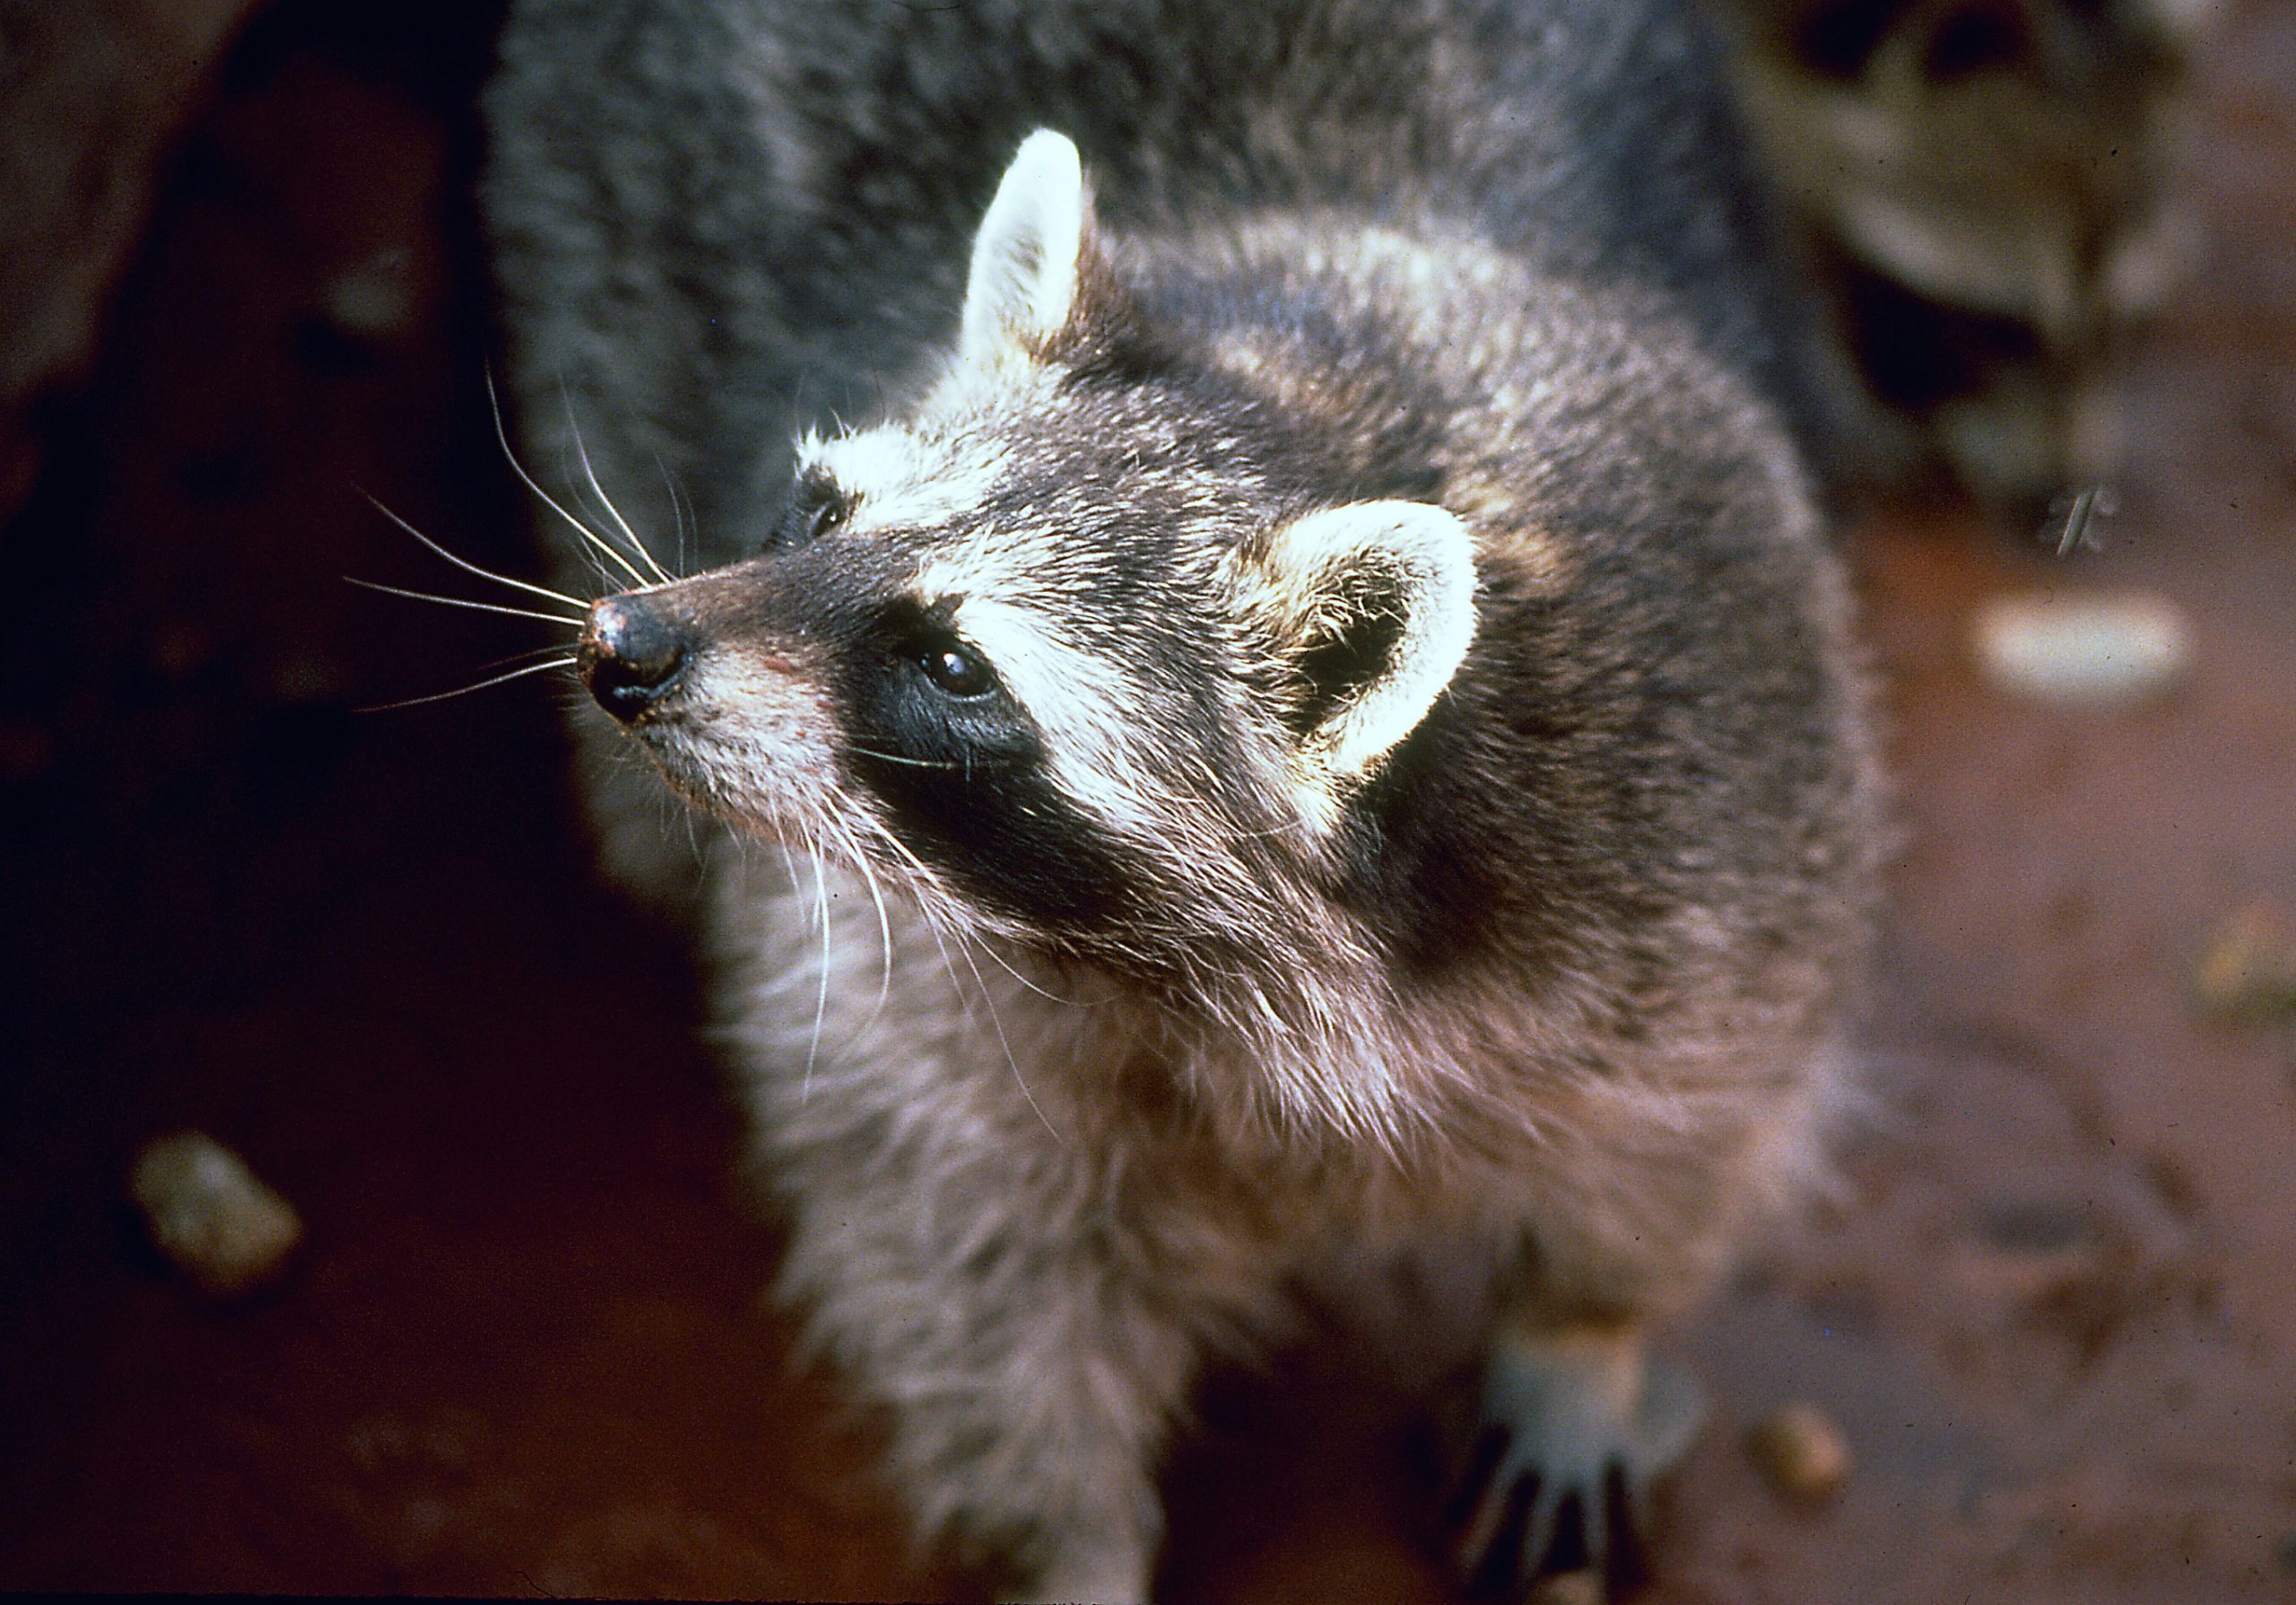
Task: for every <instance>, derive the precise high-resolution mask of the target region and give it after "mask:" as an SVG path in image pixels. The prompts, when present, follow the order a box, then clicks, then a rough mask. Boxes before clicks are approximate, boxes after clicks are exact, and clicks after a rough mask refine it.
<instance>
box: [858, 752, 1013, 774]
mask: <svg viewBox="0 0 2296 1605" xmlns="http://www.w3.org/2000/svg"><path fill="white" fill-rule="evenodd" d="M849 750H851V751H853V752H855V753H858V754H859V755H861V756H863V757H865V758H878V759H882V760H883V762H885V763H906V764H907V765H909V768H911V769H961V770H963V771H964V772H966V773H968V774H970V773H971V772H973V770H975V769H976V768H978V769H992V768H1002V767H1005V765H1003V764H1001V763H986V762H983V763H971V762H967V763H952V762H949V761H947V760H944V759H937V758H905V757H903V756H901V755H900V754H899V753H887V752H880V751H878V750H877V749H876V748H875V747H871V746H856V747H852V748H850V749H849Z"/></svg>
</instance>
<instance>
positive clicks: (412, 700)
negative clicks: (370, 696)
mask: <svg viewBox="0 0 2296 1605" xmlns="http://www.w3.org/2000/svg"><path fill="white" fill-rule="evenodd" d="M572 667H574V659H571V658H553V659H551V660H550V661H549V662H547V663H530V664H528V665H526V667H524V668H514V669H512V670H511V671H510V672H509V674H507V675H497V676H494V677H493V678H492V679H491V680H481V681H480V682H479V683H478V684H477V685H464V686H460V687H457V689H455V690H453V691H437V692H433V693H431V694H430V695H429V696H411V697H407V698H405V699H404V700H403V701H401V702H378V703H376V704H375V705H374V706H373V707H371V708H361V709H360V710H359V711H360V712H361V713H388V712H389V711H391V710H392V709H394V708H413V707H419V706H420V705H421V704H422V703H424V702H445V701H446V700H447V699H448V697H456V696H468V695H469V694H470V693H472V692H474V691H484V690H485V689H486V688H487V687H488V686H490V685H501V684H502V683H503V682H504V681H505V680H519V679H524V678H525V677H526V676H528V675H538V674H541V673H542V672H543V671H544V670H545V669H552V668H572Z"/></svg>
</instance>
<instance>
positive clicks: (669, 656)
mask: <svg viewBox="0 0 2296 1605" xmlns="http://www.w3.org/2000/svg"><path fill="white" fill-rule="evenodd" d="M692 648H693V641H692V638H691V636H690V635H689V634H688V633H687V632H686V630H685V627H684V626H683V624H681V623H680V622H679V621H678V620H677V619H675V618H674V617H671V616H670V615H667V614H666V613H665V612H664V611H663V610H662V609H660V608H658V607H655V606H648V604H647V602H646V601H645V599H644V598H638V597H607V598H604V599H603V600H601V601H597V602H593V603H592V604H590V622H589V625H588V627H587V628H586V629H585V630H584V631H583V632H582V641H581V645H580V646H579V647H578V648H577V649H576V652H575V659H576V665H577V667H578V668H580V670H581V672H582V683H583V684H584V685H587V686H588V687H589V688H590V694H591V695H592V696H594V697H596V698H597V699H598V706H599V707H601V708H604V710H605V711H607V712H609V713H611V714H613V716H614V717H615V718H616V719H618V720H622V723H624V724H629V723H631V722H632V721H633V720H637V719H638V718H639V716H640V715H642V714H644V713H645V712H646V711H648V709H650V708H652V707H653V706H654V705H655V704H656V703H657V702H660V701H661V700H662V699H663V698H664V697H665V696H666V695H668V694H669V693H670V691H671V690H672V689H673V688H674V686H675V685H677V683H678V678H679V676H680V675H681V674H682V673H683V670H684V668H685V666H686V659H688V658H689V657H690V656H691V652H692Z"/></svg>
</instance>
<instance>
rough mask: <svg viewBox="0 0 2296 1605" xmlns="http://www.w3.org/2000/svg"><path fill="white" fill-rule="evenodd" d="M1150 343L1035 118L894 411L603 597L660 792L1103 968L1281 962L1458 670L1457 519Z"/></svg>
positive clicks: (808, 451) (610, 678) (592, 679)
mask: <svg viewBox="0 0 2296 1605" xmlns="http://www.w3.org/2000/svg"><path fill="white" fill-rule="evenodd" d="M1311 480H1312V475H1311V474H1309V473H1308V472H1307V471H1306V470H1304V469H1303V468H1302V467H1301V466H1300V463H1299V462H1298V461H1297V460H1296V457H1295V456H1287V444H1286V442H1285V441H1284V440H1283V437H1282V435H1281V433H1280V432H1279V429H1278V426H1277V425H1276V424H1275V423H1274V422H1273V421H1272V420H1270V419H1269V418H1267V417H1266V416H1265V415H1264V412H1263V410H1262V409H1259V408H1257V407H1256V406H1254V404H1253V403H1252V402H1251V401H1250V399H1249V398H1248V397H1245V396H1242V395H1240V394H1239V393H1238V392H1236V391H1235V390H1234V389H1233V388H1231V387H1227V386H1223V385H1222V383H1221V382H1219V381H1218V380H1217V379H1215V378H1214V377H1213V375H1212V374H1210V372H1209V371H1205V370H1203V369H1201V368H1199V367H1196V366H1195V365H1192V364H1190V363H1189V362H1188V361H1187V359H1186V358H1185V356H1183V355H1180V354H1178V353H1176V352H1175V351H1174V350H1173V349H1171V348H1170V347H1169V346H1162V345H1158V343H1157V341H1156V339H1155V337H1154V336H1153V335H1152V332H1151V331H1149V330H1147V329H1145V328H1144V327H1142V326H1141V324H1140V321H1139V318H1138V316H1137V313H1136V311H1135V309H1134V308H1133V306H1132V304H1131V302H1130V301H1129V299H1128V298H1127V297H1126V294H1125V293H1124V292H1123V290H1122V289H1121V287H1120V286H1119V285H1118V283H1116V281H1115V279H1114V276H1113V274H1112V272H1111V270H1110V268H1109V264H1108V261H1107V259H1106V257H1105V255H1104V253H1103V252H1102V251H1101V250H1100V248H1099V247H1098V246H1097V245H1096V243H1095V239H1094V233H1093V225H1092V222H1091V207H1090V202H1089V197H1088V195H1087V192H1086V190H1085V188H1084V185H1083V176H1082V173H1081V170H1080V169H1079V166H1078V161H1077V156H1076V152H1075V149H1074V146H1073V145H1071V144H1069V143H1068V142H1067V141H1066V140H1065V139H1063V138H1061V137H1059V136H1058V135H1051V134H1043V133H1040V134H1039V135H1034V136H1032V137H1031V139H1030V141H1029V142H1028V143H1027V144H1025V145H1024V146H1023V147H1022V152H1021V153H1020V155H1019V157H1018V158H1017V159H1016V160H1015V161H1014V162H1013V167H1012V169H1011V170H1009V171H1008V173H1007V174H1006V177H1005V181H1004V183H1003V186H1002V187H1001V188H1000V189H999V191H998V194H997V196H996V201H995V203H994V204H993V205H992V206H991V208H990V211H989V214H988V216H987V220H986V222H984V224H983V226H982V229H981V231H980V234H979V237H978V240H977V243H976V245H975V248H974V252H973V257H972V269H971V276H970V282H969V285H968V290H967V297H966V304H965V310H964V318H963V330H962V335H961V340H960V343H959V347H958V350H957V352H956V353H955V355H954V357H953V358H952V361H951V362H950V364H949V367H948V369H947V371H946V372H945V373H944V377H943V379H941V381H940V382H939V384H938V385H937V387H936V388H935V389H934V391H933V392H932V393H931V395H930V396H928V397H926V400H925V401H924V402H923V403H922V404H921V406H919V407H918V409H917V410H916V412H915V413H914V414H913V415H911V416H909V417H908V418H906V419H904V420H902V421H900V422H897V423H888V424H883V425H880V426H877V427H874V428H870V429H866V430H863V431H860V432H855V433H850V434H848V435H845V436H843V437H841V438H839V439H835V440H827V441H823V440H818V439H808V440H807V441H804V442H803V443H802V445H801V447H800V450H799V463H798V471H797V475H796V489H795V492H794V493H793V495H792V498H791V500H790V502H789V503H788V505H787V508H786V510H784V511H783V513H782V515H781V517H780V519H779V520H778V523H777V524H776V526H775V527H774V528H772V529H771V530H770V532H768V533H767V534H766V535H765V536H764V539H763V540H762V542H761V550H760V552H759V554H757V555H756V556H755V557H753V558H751V559H750V560H748V561H746V562H744V563H738V564H735V565H733V566H731V567H728V568H725V569H720V570H718V571H713V572H710V573H707V574H703V575H700V576H698V577H696V578H693V579H691V580H681V581H678V582H676V583H674V584H670V585H665V586H661V587H657V588H654V589H645V590H639V591H632V592H629V593H625V594H623V595H622V596H618V597H613V598H606V599H604V600H603V601H601V602H599V603H597V604H596V606H594V607H593V609H592V611H591V616H590V622H589V627H588V629H587V632H586V633H585V636H584V639H583V642H582V647H581V653H580V657H581V668H582V673H583V675H584V677H585V679H586V680H587V683H588V685H589V687H590V689H591V691H592V693H593V694H594V695H595V696H596V698H597V700H598V702H600V703H601V704H602V705H603V706H604V708H605V709H606V711H608V712H610V713H612V714H613V716H614V717H615V718H616V719H617V720H621V721H622V723H623V725H624V726H626V727H627V728H628V729H629V730H630V732H631V734H632V735H633V736H634V737H637V738H638V739H639V741H640V742H641V743H642V744H643V745H644V746H645V748H646V750H647V751H648V754H649V755H651V756H652V757H653V758H654V759H655V761H656V762H657V763H658V764H659V765H660V767H661V769H662V771H663V772H664V773H665V775H666V776H667V777H668V779H669V780H670V781H671V783H672V784H673V785H674V786H675V787H676V788H677V789H679V790H681V791H682V792H683V793H684V794H685V795H686V796H687V797H688V798H691V799H692V800H693V801H695V802H697V803H698V804H700V806H702V807H707V808H709V809H710V810H711V811H713V812H715V813H717V814H718V815H720V816H725V817H726V818H728V819H730V820H732V821H734V822H735V823H737V824H741V825H743V826H745V827H747V828H749V829H752V830H753V831H756V832H758V833H763V834H767V835H771V836H778V837H781V838H783V839H787V840H797V841H802V842H805V843H807V844H808V845H812V846H814V847H817V848H822V849H826V850H832V851H843V852H847V853H851V854H855V855H859V856H865V858H866V859H868V860H870V861H871V863H872V864H873V865H874V866H876V867H878V868H886V869H890V870H891V871H892V872H894V873H895V874H896V875H899V876H905V877H908V879H909V882H910V884H912V885H914V886H916V887H917V889H918V891H919V893H920V894H922V895H924V896H925V897H926V898H927V899H928V900H929V903H930V905H932V906H936V907H938V908H939V909H941V910H943V911H946V912H954V913H955V914H956V915H958V916H959V917H961V918H964V919H967V920H971V921H973V922H975V923H976V924H978V925H979V926H981V927H984V928H987V929H996V930H999V931H1002V932H1004V933H1005V934H1008V935H1012V936H1015V937H1019V938H1024V939H1030V940H1035V941H1039V942H1041V943H1044V944H1046V945H1048V946H1053V947H1056V948H1059V949H1063V950H1066V951H1071V952H1077V953H1083V954H1088V955H1093V956H1095V957H1098V958H1100V959H1102V960H1105V961H1107V962H1109V963H1114V964H1128V965H1138V966H1142V967H1144V968H1145V969H1147V970H1149V971H1153V972H1159V973H1170V972H1171V971H1173V970H1175V969H1179V970H1185V969H1187V967H1188V966H1190V965H1191V964H1202V963H1210V964H1220V963H1223V962H1225V963H1230V964H1254V963H1259V964H1265V963H1272V962H1274V959H1273V956H1272V955H1273V954H1274V952H1275V951H1276V950H1278V949H1281V948H1283V947H1285V946H1290V945H1291V944H1293V943H1296V942H1297V941H1299V940H1300V939H1301V938H1303V937H1306V936H1308V935H1309V934H1310V931H1309V928H1311V927H1313V926H1314V925H1315V923H1316V922H1317V921H1318V920H1323V919H1326V918H1328V916H1327V914H1326V913H1325V912H1323V911H1322V909H1321V907H1320V900H1319V899H1318V898H1317V897H1316V896H1315V895H1314V892H1313V889H1314V887H1315V885H1317V883H1318V878H1319V877H1322V876H1324V874H1325V871H1326V867H1327V866H1328V864H1329V863H1330V862H1331V861H1333V860H1334V859H1335V855H1336V854H1337V853H1338V851H1339V848H1338V844H1337V842H1336V838H1337V836H1338V835H1339V834H1340V833H1341V832H1342V830H1343V826H1344V821H1345V816H1346V811H1347V807H1348V803H1349V800H1350V798H1352V796H1353V795H1354V794H1355V792H1356V790H1357V789H1359V788H1360V787H1361V784H1362V782H1363V781H1365V780H1366V779H1367V778H1369V776H1370V775H1371V774H1372V773H1373V772H1376V771H1377V770H1378V767H1379V766H1380V764H1381V763H1382V762H1383V760H1384V759H1385V758H1386V757H1387V755H1388V754H1389V753H1390V752H1391V751H1392V750H1393V748H1394V747H1395V746H1396V744H1397V743H1398V742H1399V741H1401V740H1402V739H1403V738H1404V737H1405V736H1407V735H1408V734H1409V733H1410V732H1411V731H1412V730H1413V728H1415V727H1416V726H1417V725H1418V724H1419V723H1420V722H1421V721H1422V718H1423V716H1424V715H1425V714H1426V712H1427V711H1428V710H1429V708H1430V707H1431V704H1432V703H1433V702H1434V701H1435V699H1436V698H1437V696H1438V695H1439V693H1441V692H1442V690H1443V689H1444V687H1445V685H1447V684H1448V681H1449V680H1450V678H1451V676H1452V675H1453V673H1454V672H1455V671H1456V669H1457V667H1458V665H1459V663H1460V661H1461V659H1463V657H1464V656H1465V651H1466V648H1467V645H1468V641H1469V638H1470V636H1471V635H1472V632H1473V630H1474V566H1473V558H1472V554H1471V550H1470V546H1469V542H1468V536H1467V533H1466V530H1465V528H1464V527H1463V526H1462V525H1461V524H1460V522H1459V520H1458V519H1456V518H1455V517H1454V516H1453V515H1451V514H1450V513H1448V512H1446V511H1444V510H1440V509H1439V508H1435V507H1431V506H1427V505H1424V504H1421V503H1413V502H1356V503H1352V504H1344V505H1339V506H1331V505H1328V504H1325V503H1322V502H1318V499H1317V498H1316V497H1315V495H1314V493H1313V489H1312V484H1311V483H1310V482H1311Z"/></svg>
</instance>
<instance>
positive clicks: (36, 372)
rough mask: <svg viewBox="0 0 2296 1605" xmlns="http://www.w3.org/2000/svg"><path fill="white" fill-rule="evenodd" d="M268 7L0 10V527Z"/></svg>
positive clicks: (87, 1) (82, 0)
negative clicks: (178, 171) (175, 145)
mask: <svg viewBox="0 0 2296 1605" xmlns="http://www.w3.org/2000/svg"><path fill="white" fill-rule="evenodd" d="M257 4H259V0H0V521H4V520H5V519H7V518H8V517H9V515H10V514H12V513H13V512H14V511H15V510H16V509H17V508H18V507H19V506H20V505H22V502H23V499H24V497H25V496H26V494H27V493H29V492H30V488H31V485H32V482H33V480H34V479H35V478H36V477H37V475H38V474H39V462H40V454H41V449H42V441H41V438H40V426H39V408H38V404H39V401H40V400H41V399H42V398H43V397H48V396H50V395H53V394H55V393H57V391H59V390H61V389H65V388H69V387H70V386H71V385H73V384H74V382H76V381H77V380H78V379H80V378H81V377H82V376H83V374H84V373H85V371H86V370H87V368H88V366H89V363H90V361H91V358H92V356H93V355H94V353H95V350H96V345H97V338H98V335H99V333H100V329H101V327H102V323H103V319H104V314H105V311H106V310H107V309H108V307H109V304H110V301H111V292H112V289H113V287H114V285H115V284H116V283H117V282H118V279H119V275H120V272H121V270H122V268H123V267H124V266H126V262H127V260H128V257H129V256H130V254H131V252H132V251H133V249H134V248H135V242H136V240H137V239H138V238H139V237H140V236H141V235H142V233H143V225H144V222H145V219H146V218H147V216H148V215H149V214H150V211H151V199H152V182H153V179H154V176H155V173H156V170H157V169H158V167H159V165H160V162H161V158H162V157H163V156H164V154H165V153H166V152H167V151H168V149H169V147H170V144H171V143H172V140H173V136H174V135H175V134H176V131H177V130H178V127H179V126H181V125H182V123H183V121H184V118H185V117H186V115H187V113H188V112H189V111H190V110H191V109H192V108H193V107H194V106H195V105H196V102H197V100H198V98H199V95H200V92H201V91H202V89H203V88H204V86H205V84H206V83H207V82H208V80H209V78H210V77H211V75H212V74H213V70H214V67H215V65H216V64H217V62H218V60H219V59H220V58H221V57H222V51H223V48H224V46H225V44H226V42H227V41H228V40H229V39H230V36H231V35H232V33H233V32H234V31H236V30H237V28H238V27H239V24H240V22H242V21H244V20H245V19H246V17H247V16H248V13H251V12H253V11H254V10H255V9H256V6H257Z"/></svg>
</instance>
